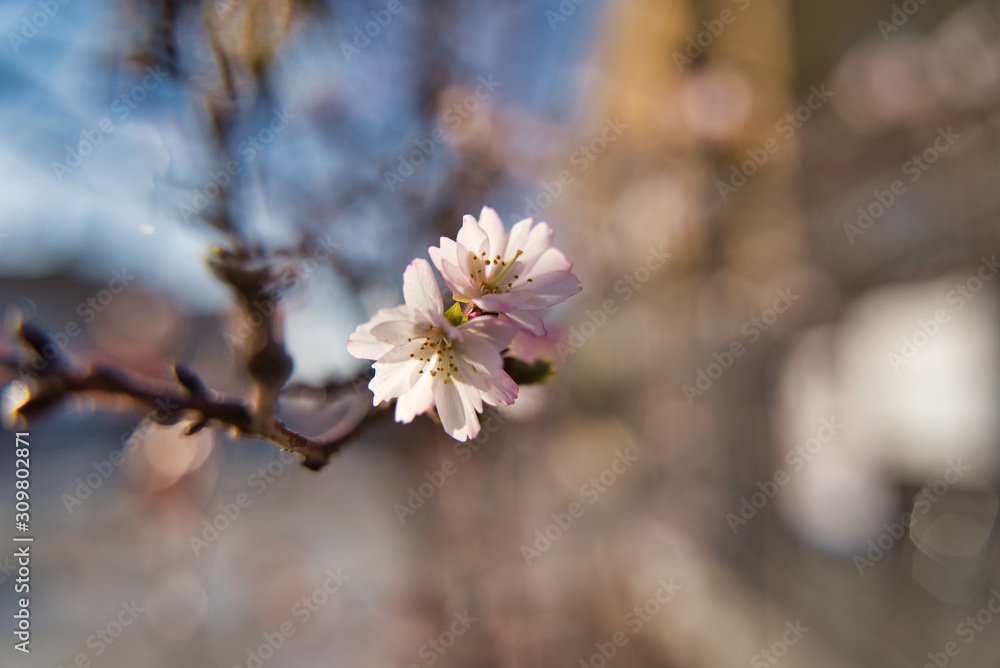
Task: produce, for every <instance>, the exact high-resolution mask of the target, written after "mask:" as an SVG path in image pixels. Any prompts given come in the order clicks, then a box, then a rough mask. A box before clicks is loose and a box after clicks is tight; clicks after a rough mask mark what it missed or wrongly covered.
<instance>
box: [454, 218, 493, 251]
mask: <svg viewBox="0 0 1000 668" xmlns="http://www.w3.org/2000/svg"><path fill="white" fill-rule="evenodd" d="M457 241H458V243H460V244H462V245H463V246H465V247H466V248H468V249H469V250H470V251H472V252H473V253H475V254H476V255H479V254H480V253H481V252H483V251H485V250H487V248H486V246H487V244H488V242H489V238H488V237H487V236H486V232H485V231H483V228H481V227H480V226H479V223H478V221H476V219H475V218H473V217H472V216H469V215H466V216H465V217H464V218H463V219H462V229H460V230H459V231H458V238H457Z"/></svg>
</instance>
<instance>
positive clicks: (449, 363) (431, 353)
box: [410, 332, 475, 385]
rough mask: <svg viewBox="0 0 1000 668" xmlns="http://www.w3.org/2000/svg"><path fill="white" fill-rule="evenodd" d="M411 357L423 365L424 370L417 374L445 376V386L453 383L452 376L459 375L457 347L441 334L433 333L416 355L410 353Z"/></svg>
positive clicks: (421, 345)
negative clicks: (428, 373) (426, 373)
mask: <svg viewBox="0 0 1000 668" xmlns="http://www.w3.org/2000/svg"><path fill="white" fill-rule="evenodd" d="M410 357H416V360H417V362H421V363H422V364H421V367H422V368H421V369H420V371H418V372H417V373H423V372H425V371H428V372H430V374H431V376H435V377H436V376H437V375H438V374H439V373H440V374H443V375H444V384H445V385H447V384H449V383H451V382H452V379H451V378H452V375H454V374H456V373H458V367H457V366H455V346H454V344H452V342H451V339H449V338H448V337H447V336H445V335H443V334H441V333H440V332H432V333H431V335H430V336H428V337H427V338H426V339H424V342H423V343H421V344H420V348H418V349H417V352H416V353H415V354H414V353H410ZM473 371H475V369H473Z"/></svg>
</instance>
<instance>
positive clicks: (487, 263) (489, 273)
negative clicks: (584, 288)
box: [428, 207, 581, 336]
mask: <svg viewBox="0 0 1000 668" xmlns="http://www.w3.org/2000/svg"><path fill="white" fill-rule="evenodd" d="M553 236H554V232H553V231H552V229H551V228H550V227H549V226H548V225H546V224H545V223H539V224H538V225H533V221H532V220H531V219H530V218H526V219H524V220H522V221H521V222H519V223H517V224H516V225H514V226H513V227H512V228H511V230H510V232H509V233H507V232H506V231H504V227H503V222H501V220H500V216H498V215H497V212H496V211H494V210H493V209H491V208H489V207H483V210H482V213H480V215H479V220H478V221H477V220H476V219H475V218H474V217H473V216H468V215H467V216H465V219H464V222H463V225H462V229H461V230H460V231H459V233H458V237H457V240H452V239H449V238H447V237H441V242H440V243H441V246H440V247H435V246H432V247H431V248H429V249H428V254H429V255H430V257H431V261H433V262H434V266H435V267H437V270H438V271H439V272H440V273H441V276H442V277H443V278H444V282H445V283H446V284H447V286H448V288H449V289H451V291H452V292H454V293H455V299H457V300H459V301H464V302H471V303H472V304H474V305H475V307H476V308H478V309H481V310H482V311H484V312H486V313H497V314H500V315H501V317H502V318H503V319H505V320H507V321H509V322H511V323H512V324H513V325H515V326H516V327H517V328H518V329H521V330H524V331H527V332H530V333H531V334H534V335H535V336H543V335H544V334H545V326H544V324H543V323H542V320H541V318H539V317H538V316H537V315H536V314H535V313H534V311H537V310H539V309H543V308H547V307H549V306H553V305H555V304H558V303H560V302H562V301H565V300H566V299H567V298H569V297H571V296H573V295H575V294H576V293H577V292H580V290H581V287H580V281H579V279H577V277H576V276H574V275H573V274H572V272H571V271H570V270H571V269H572V268H573V264H572V263H571V262H570V261H569V260H567V259H566V256H565V255H563V254H562V253H561V252H560V251H558V250H556V249H555V248H552V238H553Z"/></svg>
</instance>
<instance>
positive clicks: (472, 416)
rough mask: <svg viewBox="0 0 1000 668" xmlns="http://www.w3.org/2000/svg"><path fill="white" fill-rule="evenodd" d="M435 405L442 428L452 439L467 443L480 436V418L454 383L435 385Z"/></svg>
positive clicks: (438, 383)
mask: <svg viewBox="0 0 1000 668" xmlns="http://www.w3.org/2000/svg"><path fill="white" fill-rule="evenodd" d="M434 405H435V406H437V412H438V417H439V418H441V426H442V427H444V430H445V431H446V432H448V435H450V436H451V437H452V438H454V439H455V440H457V441H465V440H468V439H469V438H475V437H476V436H478V435H479V416H478V415H477V414H476V411H475V408H474V407H473V406H472V405H471V404H469V403H468V400H467V399H466V397H465V396H464V394H463V393H462V392H461V391H460V390H459V389H458V387H457V386H456V384H455V383H454V382H450V383H447V384H445V383H444V382H443V381H442V382H437V383H434Z"/></svg>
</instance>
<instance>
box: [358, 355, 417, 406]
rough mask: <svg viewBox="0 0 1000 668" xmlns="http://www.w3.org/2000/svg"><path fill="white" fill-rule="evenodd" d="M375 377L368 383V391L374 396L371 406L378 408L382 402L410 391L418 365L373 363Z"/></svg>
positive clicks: (414, 363) (410, 363) (408, 363)
mask: <svg viewBox="0 0 1000 668" xmlns="http://www.w3.org/2000/svg"><path fill="white" fill-rule="evenodd" d="M372 366H374V367H375V377H374V378H372V380H371V382H370V383H368V389H370V390H371V391H372V394H373V395H375V396H374V397H373V398H372V405H373V406H378V405H379V404H380V403H382V402H383V401H388V400H389V399H395V398H396V397H398V396H400V395H401V394H403V393H405V392H409V391H410V389H412V388H413V386H414V385H415V384H416V382H417V378H418V377H419V374H418V372H419V371H420V366H421V365H420V364H419V363H417V362H402V363H400V364H382V363H380V362H375V364H373V365H372Z"/></svg>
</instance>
